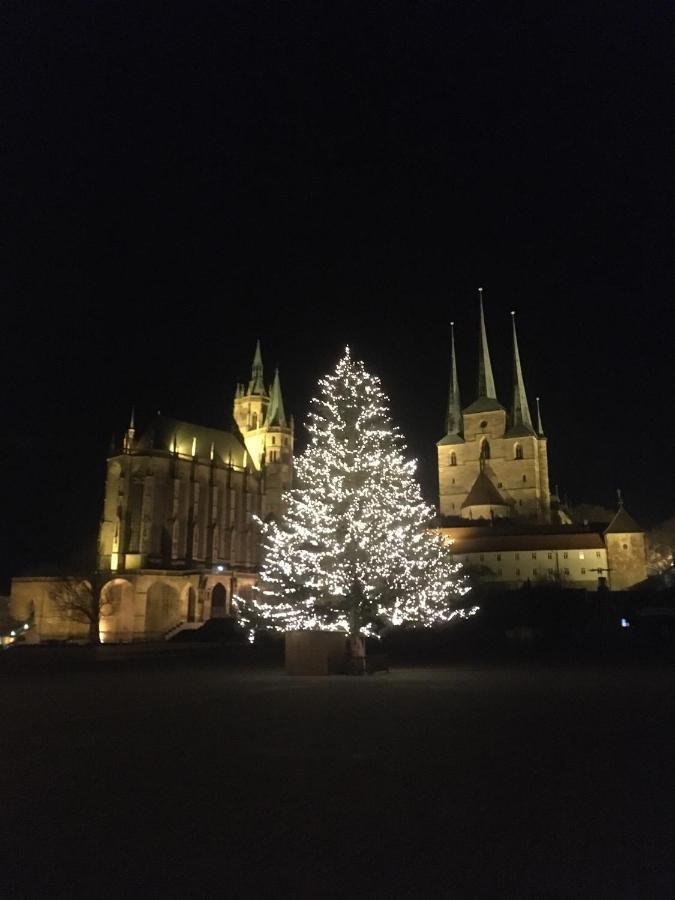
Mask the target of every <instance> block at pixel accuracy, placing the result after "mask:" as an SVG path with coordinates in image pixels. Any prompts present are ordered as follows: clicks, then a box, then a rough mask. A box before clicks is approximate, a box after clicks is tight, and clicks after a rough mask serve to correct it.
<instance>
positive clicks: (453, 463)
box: [450, 450, 457, 466]
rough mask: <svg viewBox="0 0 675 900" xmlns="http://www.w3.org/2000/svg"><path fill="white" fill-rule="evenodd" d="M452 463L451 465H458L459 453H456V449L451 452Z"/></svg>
mask: <svg viewBox="0 0 675 900" xmlns="http://www.w3.org/2000/svg"><path fill="white" fill-rule="evenodd" d="M450 465H451V466H456V465H457V454H456V453H455V451H454V450H453V451H452V453H451V454H450Z"/></svg>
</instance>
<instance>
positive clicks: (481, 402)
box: [464, 397, 504, 415]
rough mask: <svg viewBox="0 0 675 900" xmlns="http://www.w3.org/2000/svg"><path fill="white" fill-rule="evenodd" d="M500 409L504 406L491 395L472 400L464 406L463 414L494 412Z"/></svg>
mask: <svg viewBox="0 0 675 900" xmlns="http://www.w3.org/2000/svg"><path fill="white" fill-rule="evenodd" d="M500 409H501V410H503V409H504V407H503V406H502V405H501V403H500V402H499V400H495V399H493V398H492V397H479V398H478V400H474V401H473V403H472V404H471V405H470V406H467V407H466V409H465V410H464V415H466V414H467V413H482V412H496V411H498V410H500Z"/></svg>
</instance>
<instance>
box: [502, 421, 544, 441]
mask: <svg viewBox="0 0 675 900" xmlns="http://www.w3.org/2000/svg"><path fill="white" fill-rule="evenodd" d="M536 436H537V435H536V433H535V431H534V428H529V427H528V426H527V425H523V424H518V425H514V426H513V428H509V429H507V431H506V434H505V435H504V437H508V438H515V437H536Z"/></svg>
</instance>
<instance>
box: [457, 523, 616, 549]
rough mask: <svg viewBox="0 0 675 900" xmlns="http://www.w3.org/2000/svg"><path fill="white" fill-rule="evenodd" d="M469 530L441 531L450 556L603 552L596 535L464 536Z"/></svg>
mask: <svg viewBox="0 0 675 900" xmlns="http://www.w3.org/2000/svg"><path fill="white" fill-rule="evenodd" d="M470 530H471V529H461V528H449V529H441V533H444V532H445V533H446V534H447V536H448V537H450V538H452V539H453V545H452V550H453V553H456V554H461V553H490V552H497V553H501V552H502V551H503V552H509V551H516V552H517V551H519V550H604V549H605V544H604V541H603V540H602V535H600V534H598V533H597V532H588V531H581V532H571V533H569V532H568V533H566V534H544V533H541V534H538V533H532V534H499V533H494V532H491V530H490V529H485V530H486V531H487V532H488V533H487V534H475V532H474V534H463V532H464V531H467V532H468V531H470Z"/></svg>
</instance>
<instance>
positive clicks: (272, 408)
mask: <svg viewBox="0 0 675 900" xmlns="http://www.w3.org/2000/svg"><path fill="white" fill-rule="evenodd" d="M287 424H288V423H287V422H286V413H285V411H284V401H283V397H282V396H281V382H280V381H279V369H275V370H274V381H273V382H272V390H271V392H270V405H269V407H268V408H267V417H266V419H265V425H266V426H268V425H281V426H282V427H283V428H286V427H287Z"/></svg>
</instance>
